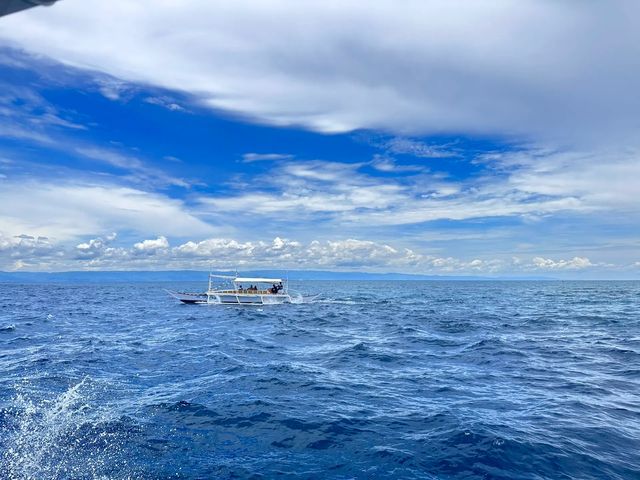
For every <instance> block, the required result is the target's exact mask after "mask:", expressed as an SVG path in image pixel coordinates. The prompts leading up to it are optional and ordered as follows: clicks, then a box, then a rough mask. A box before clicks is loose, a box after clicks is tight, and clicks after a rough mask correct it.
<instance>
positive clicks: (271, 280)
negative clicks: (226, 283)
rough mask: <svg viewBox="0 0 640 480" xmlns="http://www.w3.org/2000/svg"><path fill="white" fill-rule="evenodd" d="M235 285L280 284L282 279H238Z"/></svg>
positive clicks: (235, 280)
mask: <svg viewBox="0 0 640 480" xmlns="http://www.w3.org/2000/svg"><path fill="white" fill-rule="evenodd" d="M233 282H234V283H280V282H282V279H281V278H252V277H236V278H235V279H234V280H233Z"/></svg>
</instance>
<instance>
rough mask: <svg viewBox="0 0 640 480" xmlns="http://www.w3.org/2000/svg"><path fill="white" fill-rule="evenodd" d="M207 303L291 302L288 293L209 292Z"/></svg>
mask: <svg viewBox="0 0 640 480" xmlns="http://www.w3.org/2000/svg"><path fill="white" fill-rule="evenodd" d="M209 303H220V304H224V305H270V304H280V303H291V297H290V296H289V295H274V294H267V295H260V294H258V295H255V294H246V293H242V294H230V293H220V294H211V295H210V296H209Z"/></svg>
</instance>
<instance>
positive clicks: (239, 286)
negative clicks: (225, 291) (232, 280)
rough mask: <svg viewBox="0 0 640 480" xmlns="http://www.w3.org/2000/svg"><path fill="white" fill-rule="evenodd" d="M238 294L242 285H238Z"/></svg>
mask: <svg viewBox="0 0 640 480" xmlns="http://www.w3.org/2000/svg"><path fill="white" fill-rule="evenodd" d="M238 293H242V285H238Z"/></svg>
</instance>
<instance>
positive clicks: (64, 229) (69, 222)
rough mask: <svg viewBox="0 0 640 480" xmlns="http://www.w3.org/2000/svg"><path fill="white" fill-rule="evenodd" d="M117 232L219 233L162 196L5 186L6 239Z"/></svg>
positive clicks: (37, 184)
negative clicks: (10, 236)
mask: <svg viewBox="0 0 640 480" xmlns="http://www.w3.org/2000/svg"><path fill="white" fill-rule="evenodd" d="M114 230H127V231H129V232H135V233H137V234H138V235H147V234H149V232H163V233H164V234H165V235H173V236H178V237H184V236H190V235H206V234H210V233H212V232H214V231H215V228H214V227H212V226H211V225H209V224H207V223H205V222H203V221H202V220H200V219H199V218H197V217H196V216H194V214H192V213H190V212H189V210H188V209H187V207H186V206H185V204H184V203H183V202H182V201H180V200H175V199H171V198H168V197H166V196H164V195H162V194H158V193H151V192H147V191H143V190H138V189H134V188H128V187H122V186H116V185H109V184H97V183H83V182H57V183H49V182H46V181H33V180H32V181H25V180H22V179H15V180H13V179H11V181H10V180H4V181H3V186H2V189H0V231H1V232H4V233H5V234H7V235H18V234H21V233H25V232H26V233H28V234H29V235H34V236H38V235H40V236H47V237H49V238H53V239H56V241H63V240H71V239H75V238H78V237H81V236H86V235H92V234H93V235H95V234H104V233H110V232H113V231H114Z"/></svg>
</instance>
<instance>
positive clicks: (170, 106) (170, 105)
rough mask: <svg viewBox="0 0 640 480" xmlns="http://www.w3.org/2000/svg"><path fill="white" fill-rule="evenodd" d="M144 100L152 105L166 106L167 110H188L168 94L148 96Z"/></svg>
mask: <svg viewBox="0 0 640 480" xmlns="http://www.w3.org/2000/svg"><path fill="white" fill-rule="evenodd" d="M144 101H145V102H146V103H149V104H151V105H158V106H159V107H163V108H166V109H167V110H171V111H173V112H186V111H187V110H186V109H185V108H184V107H183V106H182V105H180V104H179V103H177V101H176V100H174V99H173V98H171V97H168V96H166V95H161V96H158V97H147V98H145V99H144Z"/></svg>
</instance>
